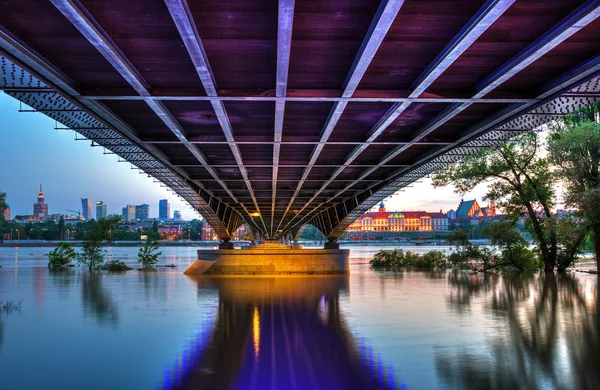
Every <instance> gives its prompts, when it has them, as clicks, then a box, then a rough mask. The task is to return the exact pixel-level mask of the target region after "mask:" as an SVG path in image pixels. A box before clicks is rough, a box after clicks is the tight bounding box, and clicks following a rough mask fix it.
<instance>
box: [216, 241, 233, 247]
mask: <svg viewBox="0 0 600 390" xmlns="http://www.w3.org/2000/svg"><path fill="white" fill-rule="evenodd" d="M219 249H233V242H231V241H229V240H221V242H220V243H219Z"/></svg>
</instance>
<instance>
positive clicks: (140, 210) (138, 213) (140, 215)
mask: <svg viewBox="0 0 600 390" xmlns="http://www.w3.org/2000/svg"><path fill="white" fill-rule="evenodd" d="M135 219H139V220H140V221H146V220H148V219H150V206H149V205H147V204H141V205H138V206H135Z"/></svg>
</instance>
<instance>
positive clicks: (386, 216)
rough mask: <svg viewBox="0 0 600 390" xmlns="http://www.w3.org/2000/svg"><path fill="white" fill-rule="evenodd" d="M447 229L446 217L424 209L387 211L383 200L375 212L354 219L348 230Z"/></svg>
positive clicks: (423, 230)
mask: <svg viewBox="0 0 600 390" xmlns="http://www.w3.org/2000/svg"><path fill="white" fill-rule="evenodd" d="M447 230H448V217H447V216H446V214H444V213H442V212H441V211H440V212H439V213H429V212H426V211H391V212H390V211H387V210H386V208H385V205H384V204H383V202H381V204H380V205H379V210H378V211H376V212H368V213H365V214H363V215H361V216H360V217H358V218H357V219H356V221H354V222H353V223H352V225H350V226H349V227H348V229H347V231H348V232H413V231H419V232H437V231H447Z"/></svg>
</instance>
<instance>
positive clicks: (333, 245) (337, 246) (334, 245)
mask: <svg viewBox="0 0 600 390" xmlns="http://www.w3.org/2000/svg"><path fill="white" fill-rule="evenodd" d="M323 248H324V249H340V244H339V243H338V242H337V240H329V241H327V242H326V243H325V245H324V246H323Z"/></svg>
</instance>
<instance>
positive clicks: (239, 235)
mask: <svg viewBox="0 0 600 390" xmlns="http://www.w3.org/2000/svg"><path fill="white" fill-rule="evenodd" d="M231 239H232V240H238V241H239V240H247V239H248V235H247V234H246V226H245V225H242V226H240V227H239V229H238V230H236V231H235V233H233V236H232V237H231ZM201 240H202V241H219V237H217V233H215V231H214V230H213V228H211V227H210V225H209V224H207V223H206V222H204V224H203V225H202V236H201Z"/></svg>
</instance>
